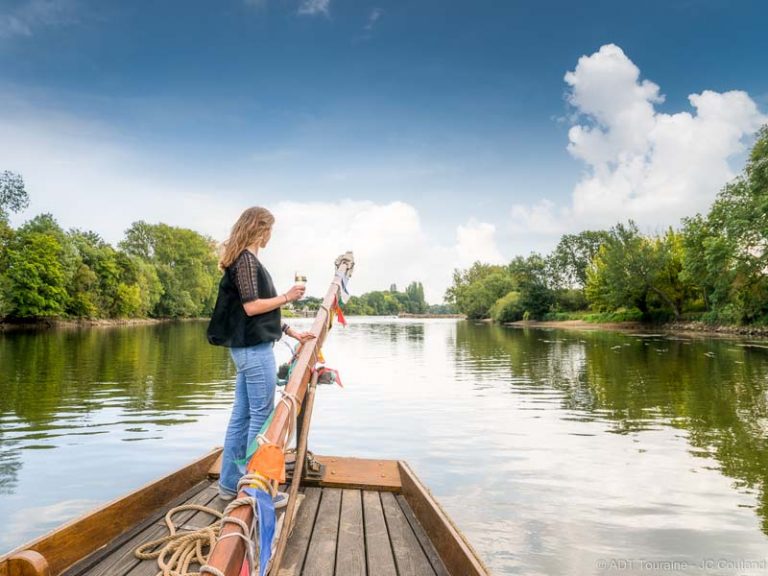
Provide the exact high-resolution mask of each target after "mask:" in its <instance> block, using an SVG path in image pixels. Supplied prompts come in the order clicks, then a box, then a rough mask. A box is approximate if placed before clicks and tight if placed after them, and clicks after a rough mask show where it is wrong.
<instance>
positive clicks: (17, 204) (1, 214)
mask: <svg viewBox="0 0 768 576" xmlns="http://www.w3.org/2000/svg"><path fill="white" fill-rule="evenodd" d="M27 206H29V195H28V194H27V190H26V188H25V187H24V179H23V178H22V177H21V176H20V175H19V174H15V173H13V172H9V171H8V170H5V171H3V172H0V220H2V221H6V220H7V219H8V212H19V211H21V210H24V208H26V207H27Z"/></svg>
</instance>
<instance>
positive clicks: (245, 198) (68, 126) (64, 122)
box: [0, 97, 503, 303]
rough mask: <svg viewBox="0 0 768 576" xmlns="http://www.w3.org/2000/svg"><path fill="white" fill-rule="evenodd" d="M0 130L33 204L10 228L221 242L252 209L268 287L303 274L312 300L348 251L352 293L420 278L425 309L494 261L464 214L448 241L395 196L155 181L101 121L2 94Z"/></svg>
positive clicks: (486, 241)
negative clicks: (283, 195)
mask: <svg viewBox="0 0 768 576" xmlns="http://www.w3.org/2000/svg"><path fill="white" fill-rule="evenodd" d="M0 126H2V130H0V158H2V166H0V170H5V169H7V170H12V171H15V172H19V173H21V174H22V175H23V176H24V178H25V181H26V184H27V189H28V191H29V193H30V196H31V198H30V199H31V203H30V207H29V208H28V209H27V210H26V211H25V212H24V213H22V214H18V215H13V217H12V224H13V225H14V226H18V225H19V224H21V223H22V222H23V221H24V220H25V219H28V218H30V217H32V216H34V215H35V214H38V213H41V212H51V213H52V214H53V215H54V216H55V217H56V219H57V220H58V221H59V223H60V224H61V225H62V227H64V228H65V229H68V228H73V227H77V228H83V229H87V230H93V231H95V232H97V233H98V234H100V235H101V236H102V237H104V238H105V239H106V240H107V241H109V242H112V243H116V242H117V241H119V240H120V239H121V238H122V237H123V233H124V231H125V230H126V229H127V228H128V227H129V226H130V225H131V223H132V222H134V221H136V220H146V221H148V222H165V223H168V224H170V225H173V226H183V227H187V228H192V229H193V230H197V231H199V232H202V233H204V234H207V235H209V236H211V237H212V238H214V239H216V240H218V241H222V240H224V239H226V237H227V235H228V233H229V230H230V227H231V225H232V224H233V223H234V221H235V220H236V219H237V217H238V216H239V214H240V212H241V211H242V210H243V209H244V208H246V207H247V206H249V205H251V204H254V203H260V204H263V205H265V206H267V207H269V208H270V210H272V212H273V213H274V214H275V218H276V225H275V229H274V234H273V238H272V242H271V243H270V244H269V246H268V247H267V249H266V250H265V251H264V253H263V254H262V258H263V259H264V261H265V263H266V264H267V266H268V267H269V270H270V272H271V274H272V276H273V278H274V280H275V284H276V286H277V287H278V289H280V290H286V289H287V288H288V287H289V286H290V283H291V282H292V279H293V273H294V271H296V270H301V271H303V272H305V273H306V274H307V276H308V279H309V285H308V290H309V293H310V294H312V295H318V296H319V295H322V294H323V292H324V290H325V288H326V287H327V283H328V282H330V280H331V278H332V272H333V261H334V259H335V258H336V256H338V255H339V254H341V253H343V252H345V251H346V250H350V249H351V250H353V251H354V253H355V257H356V260H357V262H358V265H357V268H356V270H355V275H354V277H353V281H352V284H351V286H350V288H351V291H352V293H353V294H360V293H362V292H366V291H370V290H382V289H386V288H388V287H389V285H390V284H391V283H393V282H394V283H396V284H397V285H398V287H399V288H401V289H403V288H404V287H405V286H406V285H407V284H408V283H409V282H411V281H421V282H422V283H423V284H424V290H425V295H426V297H427V300H428V301H429V302H430V303H439V302H442V298H443V294H444V293H445V289H446V288H447V287H448V285H449V284H450V282H451V276H452V272H453V269H454V268H456V267H464V266H467V265H469V264H471V263H472V262H474V261H475V260H478V259H479V260H483V261H494V262H500V261H503V258H502V256H501V254H500V252H499V250H498V247H497V245H496V240H495V228H494V226H493V225H491V224H488V223H483V222H477V221H474V220H471V219H470V220H469V222H468V223H467V224H465V225H462V226H458V227H457V229H456V238H455V242H450V241H447V242H445V241H439V240H437V239H436V238H435V237H434V235H432V234H430V233H428V232H427V230H426V228H425V226H424V223H423V222H422V217H421V215H420V214H419V212H418V210H417V209H416V208H415V207H414V206H413V205H411V204H409V203H406V202H402V201H392V202H372V201H364V200H349V199H343V200H334V201H320V202H296V201H285V200H283V201H281V200H279V199H277V198H276V197H275V196H273V195H270V194H269V193H268V192H267V191H265V190H263V189H262V187H261V186H260V184H259V180H258V177H256V178H249V179H248V180H247V181H242V182H240V183H238V184H237V185H235V186H233V187H230V188H227V189H221V188H220V185H219V184H218V182H217V179H216V176H215V175H214V176H212V178H211V181H203V180H195V181H191V180H190V179H185V177H184V176H179V175H178V173H175V172H174V173H173V175H172V176H168V175H166V174H158V173H157V171H156V170H154V169H152V168H151V167H150V166H151V164H150V163H148V162H147V161H146V159H145V158H143V157H142V156H141V155H139V154H137V153H135V152H134V151H133V150H132V149H131V148H130V147H129V146H127V145H126V144H125V143H124V142H122V141H121V139H120V136H119V135H118V134H116V133H115V132H113V131H112V130H111V129H110V128H109V127H108V126H105V125H102V124H100V123H97V122H93V121H87V120H84V119H81V118H74V117H71V116H68V115H65V114H61V113H57V112H52V111H50V110H45V109H41V108H39V107H33V106H31V105H29V104H28V103H24V102H18V101H11V100H9V99H8V98H7V97H6V98H3V99H2V101H0ZM212 190H213V191H214V192H212ZM317 196H318V198H322V197H327V195H326V194H324V193H321V191H318V194H317Z"/></svg>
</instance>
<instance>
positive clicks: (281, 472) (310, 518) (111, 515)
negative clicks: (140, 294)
mask: <svg viewBox="0 0 768 576" xmlns="http://www.w3.org/2000/svg"><path fill="white" fill-rule="evenodd" d="M335 264H336V272H335V275H334V279H333V281H332V282H331V285H330V287H329V289H328V292H327V294H326V297H325V298H324V300H323V303H322V305H321V306H320V309H319V310H318V314H317V316H316V318H315V322H314V324H313V327H312V331H313V333H314V334H315V336H316V338H315V339H313V340H310V341H308V342H306V343H305V344H304V345H302V346H300V347H299V349H298V351H297V353H296V355H295V356H294V358H293V359H292V362H291V370H290V376H289V378H288V380H287V383H286V385H285V391H284V393H283V398H282V399H281V401H280V402H278V403H277V405H276V408H275V410H274V412H273V414H272V417H271V420H270V422H269V423H268V427H267V429H266V432H265V433H264V434H263V435H262V437H261V438H260V440H259V443H258V446H257V447H256V450H255V452H254V453H253V454H252V455H251V456H250V457H249V460H248V465H247V471H248V473H249V476H248V477H247V480H246V481H243V482H241V484H242V486H241V487H240V492H239V494H238V498H237V499H236V500H235V501H234V502H231V503H229V502H225V501H224V500H222V499H221V497H220V496H219V493H218V476H219V472H220V467H221V449H220V448H218V449H214V450H212V451H211V452H209V453H207V454H205V455H203V456H202V457H200V458H198V459H197V460H195V461H194V462H192V463H190V464H188V465H187V466H185V467H183V468H181V469H179V470H177V471H175V472H173V473H171V474H169V475H167V476H165V477H163V478H161V479H159V480H157V481H155V482H152V483H150V484H148V485H146V486H144V487H142V488H140V489H138V490H136V491H134V492H132V493H130V494H128V495H126V496H123V497H122V498H119V499H117V500H115V501H113V502H110V503H108V504H106V505H104V506H102V507H100V508H98V509H96V510H94V511H93V512H90V513H88V514H86V515H84V516H82V517H80V518H78V519H76V520H73V521H71V522H69V523H67V524H65V525H63V526H61V527H60V528H58V529H56V530H54V531H53V532H51V533H49V534H47V535H44V536H42V537H39V538H37V539H35V540H33V541H31V542H29V543H27V544H24V545H22V546H20V547H19V548H17V549H16V550H13V551H11V552H9V553H7V554H5V555H4V556H0V576H143V575H144V576H150V575H154V574H163V573H165V574H169V575H171V574H172V575H176V574H183V573H187V570H188V569H189V570H190V571H189V572H188V573H189V574H197V573H205V574H215V575H221V574H223V575H224V576H241V575H243V574H245V575H248V574H262V575H263V574H268V575H269V576H299V575H326V574H327V575H334V574H336V575H340V576H343V575H366V574H368V575H371V576H380V575H381V576H389V575H392V576H405V575H413V576H421V575H425V576H426V575H433V576H445V575H457V576H458V575H460V576H484V575H487V574H488V570H487V568H486V567H485V565H484V564H483V562H482V560H481V559H480V557H479V556H478V554H477V553H476V552H475V550H474V549H473V548H472V546H471V544H470V543H469V541H468V540H467V539H466V538H465V537H464V535H463V534H462V533H461V531H460V530H459V529H458V528H457V527H456V526H455V525H454V524H453V522H452V521H451V519H450V518H449V516H448V515H447V514H446V513H445V511H444V510H443V509H442V508H441V507H440V505H439V503H438V502H437V500H436V499H435V497H434V496H433V495H432V494H431V493H430V491H429V490H428V489H427V488H426V486H424V484H422V482H421V481H420V480H419V479H418V477H417V476H416V474H415V473H414V471H413V470H412V469H411V467H410V466H409V465H408V464H407V463H406V462H404V461H401V460H380V459H364V458H355V457H346V456H320V455H317V456H316V455H313V454H312V453H311V452H310V451H309V450H308V449H307V444H308V433H309V424H310V420H311V416H312V407H313V404H314V394H315V389H316V387H317V385H318V383H319V382H320V381H321V380H322V377H323V373H324V372H326V371H329V372H332V371H330V370H329V369H326V368H325V367H324V364H323V362H321V361H322V360H323V358H322V351H321V346H322V343H323V342H324V340H325V337H326V335H327V333H328V331H329V330H330V329H331V327H332V325H333V319H334V317H336V318H338V320H339V321H340V322H342V323H344V322H345V321H344V317H343V312H342V311H341V306H342V304H343V302H345V298H348V292H347V287H346V283H347V281H348V279H349V276H350V275H351V272H352V269H353V268H354V258H353V256H352V253H351V252H347V253H346V254H344V255H342V256H340V257H339V258H337V259H336V263H335ZM332 380H333V379H331V381H332ZM292 433H293V434H295V435H296V448H295V449H293V450H289V449H288V443H289V441H290V439H291V436H292V435H293V434H292ZM275 462H277V464H279V465H278V466H273V465H271V464H274V463H275ZM278 486H279V487H280V489H282V490H286V491H288V494H289V497H288V502H287V506H286V507H285V508H282V509H280V510H276V511H274V510H272V509H271V508H270V510H264V509H262V508H260V507H258V508H257V505H256V504H257V502H259V501H260V497H261V496H262V495H265V494H268V495H270V496H271V495H272V494H273V493H274V491H275V490H276V489H277V488H278ZM268 500H269V502H271V501H272V500H271V498H269V499H268ZM245 501H247V503H244V502H245ZM258 513H262V514H264V521H263V522H256V520H255V517H257V516H258ZM269 514H272V515H273V517H272V519H271V520H270V519H269ZM222 515H225V516H226V520H225V521H224V523H222V522H221V516H222ZM272 521H273V522H274V524H270V522H272ZM261 524H263V525H264V526H265V527H268V526H273V527H274V533H267V542H269V543H270V544H271V545H267V546H263V545H262V546H261V547H260V550H259V554H260V555H261V558H256V557H255V555H254V548H255V546H254V545H252V544H251V542H252V539H249V538H250V537H251V532H252V531H253V530H256V529H257V528H258V529H259V530H262V532H263V531H264V530H265V528H262V527H261V526H260V525H261ZM169 533H170V535H169ZM174 533H175V536H174V535H173V534H174ZM194 538H198V540H195V542H197V541H199V542H200V544H199V545H198V544H195V543H192V544H190V543H187V548H188V550H189V552H186V551H185V552H183V553H182V552H180V551H178V549H175V548H169V546H170V547H172V546H174V545H176V544H177V543H179V542H180V541H182V540H192V539H194ZM166 541H167V542H166ZM164 545H165V546H166V547H165V548H163V546H164ZM196 547H197V548H196ZM203 549H205V550H206V551H207V552H206V553H205V554H203V552H202V551H203ZM137 550H138V551H139V555H137V554H136V551H137ZM142 550H143V551H145V552H146V551H154V554H150V553H148V554H141V551H142ZM158 550H160V551H159V552H158ZM169 550H170V551H169ZM264 552H266V556H264V555H262V554H263V553H264ZM158 554H160V558H157V555H158ZM196 554H197V555H196ZM170 557H173V558H170ZM180 558H181V559H180ZM265 558H266V561H264V559H265ZM171 560H173V561H178V562H179V565H181V564H184V567H183V570H182V569H180V568H176V567H172V568H169V565H170V564H169V562H170V561H171ZM195 565H198V566H201V568H192V567H193V566H195ZM158 566H161V567H164V568H159V567H158ZM177 569H178V570H179V571H175V570H177ZM198 571H199V572H198Z"/></svg>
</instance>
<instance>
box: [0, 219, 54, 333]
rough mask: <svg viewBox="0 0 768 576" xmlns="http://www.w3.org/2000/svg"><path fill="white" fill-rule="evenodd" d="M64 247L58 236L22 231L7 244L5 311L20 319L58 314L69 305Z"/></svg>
mask: <svg viewBox="0 0 768 576" xmlns="http://www.w3.org/2000/svg"><path fill="white" fill-rule="evenodd" d="M63 253H64V248H63V247H62V245H61V243H60V242H59V241H58V239H57V238H56V237H55V236H52V235H47V234H44V233H41V232H36V231H34V230H30V229H26V230H20V231H19V232H18V233H17V234H15V236H14V238H13V239H12V241H11V242H10V244H9V246H8V247H7V252H6V254H5V255H4V260H5V262H6V263H7V268H6V269H5V272H4V273H3V276H2V285H1V289H2V293H3V306H4V310H3V313H4V314H5V315H9V316H13V317H17V318H36V317H48V316H59V315H61V314H63V312H64V310H65V309H66V306H67V304H68V300H69V295H68V294H67V289H66V287H67V280H68V278H67V271H66V269H65V266H64V265H63Z"/></svg>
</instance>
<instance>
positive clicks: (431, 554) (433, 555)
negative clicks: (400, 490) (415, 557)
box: [395, 494, 450, 576]
mask: <svg viewBox="0 0 768 576" xmlns="http://www.w3.org/2000/svg"><path fill="white" fill-rule="evenodd" d="M395 499H396V500H397V503H398V504H399V505H400V510H402V511H403V514H404V515H405V518H406V520H408V524H410V525H411V530H413V533H414V534H415V535H416V539H417V540H418V541H419V544H421V549H422V550H424V554H426V555H427V559H428V560H429V563H430V564H431V565H432V569H433V570H434V571H435V574H437V576H450V574H449V572H448V570H446V568H445V565H444V564H443V561H442V560H440V555H439V554H438V553H437V550H435V547H434V546H433V545H432V541H431V540H430V539H429V536H428V535H427V533H426V531H425V530H424V527H423V526H422V525H421V524H419V521H418V520H417V519H416V516H415V515H414V513H413V510H411V507H410V506H408V502H407V501H406V499H405V497H404V496H403V495H402V494H398V495H397V496H395Z"/></svg>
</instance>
